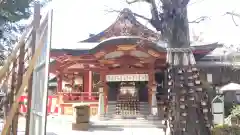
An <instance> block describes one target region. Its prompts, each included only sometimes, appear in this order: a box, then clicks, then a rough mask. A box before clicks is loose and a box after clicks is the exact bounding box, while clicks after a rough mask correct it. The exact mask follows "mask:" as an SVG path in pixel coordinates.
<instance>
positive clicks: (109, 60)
mask: <svg viewBox="0 0 240 135" xmlns="http://www.w3.org/2000/svg"><path fill="white" fill-rule="evenodd" d="M82 43H89V48H87V49H86V45H87V44H84V45H85V47H84V48H85V49H67V45H66V49H54V48H52V50H51V53H50V57H51V59H53V61H52V62H51V63H50V73H51V74H54V75H55V76H56V78H57V97H58V104H59V105H60V107H61V114H72V105H73V104H76V103H88V104H90V106H91V114H92V115H96V114H97V112H98V111H99V110H98V108H99V107H98V106H99V105H100V104H103V106H104V113H105V115H107V116H108V117H114V116H121V117H136V116H139V115H141V116H147V115H150V114H151V111H150V110H151V109H149V108H151V106H152V105H153V104H155V103H153V102H156V101H155V100H154V98H156V96H157V94H158V93H161V90H162V89H164V77H165V76H164V71H165V69H166V63H165V61H166V44H165V43H164V42H162V40H161V35H160V34H159V33H157V32H154V31H152V30H150V29H148V28H147V27H146V26H144V25H142V24H141V23H139V22H138V21H137V19H136V18H135V17H134V16H133V14H132V12H131V11H130V10H129V9H124V10H123V11H122V12H121V13H120V15H119V16H118V18H117V19H116V21H115V22H114V23H113V24H112V25H111V26H109V27H108V28H107V29H106V30H104V31H102V32H100V33H99V34H97V35H91V37H89V38H88V39H86V40H83V41H80V42H79V46H78V47H76V48H81V44H82ZM91 43H92V44H94V46H93V45H92V44H91ZM90 44H91V45H90ZM218 46H219V44H217V43H213V44H207V45H197V46H192V50H193V53H194V56H195V59H196V61H197V62H198V61H201V59H202V58H203V57H204V56H205V55H207V54H208V53H210V52H211V51H213V50H214V49H215V48H217V47H218ZM99 89H101V90H102V91H100V92H103V97H104V102H103V103H100V101H99V98H100V97H99Z"/></svg>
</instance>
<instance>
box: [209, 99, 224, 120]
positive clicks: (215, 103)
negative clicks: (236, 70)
mask: <svg viewBox="0 0 240 135" xmlns="http://www.w3.org/2000/svg"><path fill="white" fill-rule="evenodd" d="M223 98H224V97H223V96H222V97H220V96H216V97H215V98H214V99H213V100H212V113H213V123H214V124H216V125H218V124H224V100H223Z"/></svg>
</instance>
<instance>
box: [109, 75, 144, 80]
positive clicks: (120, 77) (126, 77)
mask: <svg viewBox="0 0 240 135" xmlns="http://www.w3.org/2000/svg"><path fill="white" fill-rule="evenodd" d="M148 80H149V76H148V74H120V75H106V81H107V82H122V81H125V82H134V81H148Z"/></svg>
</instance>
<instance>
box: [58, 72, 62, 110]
mask: <svg viewBox="0 0 240 135" xmlns="http://www.w3.org/2000/svg"><path fill="white" fill-rule="evenodd" d="M62 80H63V73H62V72H60V74H58V76H57V98H58V99H57V103H58V105H59V107H58V114H63V112H62V110H63V107H62V103H63V94H61V93H60V92H63V90H62V85H63V81H62Z"/></svg>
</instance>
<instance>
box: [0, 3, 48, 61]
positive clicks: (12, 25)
mask: <svg viewBox="0 0 240 135" xmlns="http://www.w3.org/2000/svg"><path fill="white" fill-rule="evenodd" d="M48 2H49V0H41V5H42V6H44V5H46V4H47V3H48ZM32 3H33V0H3V1H1V3H0V65H2V63H3V61H4V59H5V58H6V56H8V54H9V53H10V52H11V50H12V48H13V45H14V43H15V42H17V40H18V37H19V35H21V33H22V32H23V30H24V29H25V26H26V24H20V23H19V21H20V20H24V19H28V18H29V17H30V15H31V14H32V11H33V8H32V7H33V4H32Z"/></svg>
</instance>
